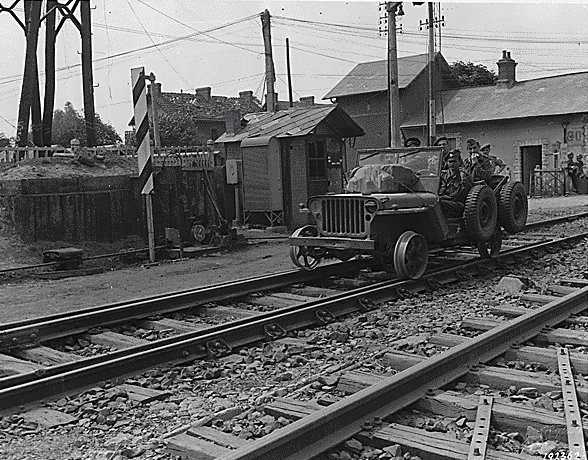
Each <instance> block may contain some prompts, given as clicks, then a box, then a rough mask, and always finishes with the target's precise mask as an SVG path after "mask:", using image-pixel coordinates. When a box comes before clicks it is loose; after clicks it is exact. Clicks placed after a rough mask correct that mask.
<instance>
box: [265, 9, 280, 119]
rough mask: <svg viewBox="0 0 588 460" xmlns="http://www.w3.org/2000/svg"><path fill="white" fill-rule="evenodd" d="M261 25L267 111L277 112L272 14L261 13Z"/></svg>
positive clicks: (266, 11) (267, 12)
mask: <svg viewBox="0 0 588 460" xmlns="http://www.w3.org/2000/svg"><path fill="white" fill-rule="evenodd" d="M261 25H262V32H263V45H264V47H265V79H266V82H267V96H266V104H267V109H266V110H267V112H275V111H276V110H277V105H278V104H277V102H278V98H277V95H276V93H275V91H274V83H275V82H276V74H275V69H274V58H273V55H272V35H271V26H270V13H269V11H268V10H265V11H264V12H263V13H261Z"/></svg>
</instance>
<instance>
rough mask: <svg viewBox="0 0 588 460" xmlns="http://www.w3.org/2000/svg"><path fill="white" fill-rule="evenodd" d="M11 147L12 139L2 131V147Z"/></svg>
mask: <svg viewBox="0 0 588 460" xmlns="http://www.w3.org/2000/svg"><path fill="white" fill-rule="evenodd" d="M8 145H10V138H9V137H8V136H7V135H6V134H4V133H3V132H1V131H0V147H6V146H8Z"/></svg>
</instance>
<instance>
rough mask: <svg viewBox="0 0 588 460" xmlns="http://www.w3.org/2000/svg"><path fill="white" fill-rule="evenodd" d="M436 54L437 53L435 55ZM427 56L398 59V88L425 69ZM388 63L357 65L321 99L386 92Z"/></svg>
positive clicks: (374, 62)
mask: <svg viewBox="0 0 588 460" xmlns="http://www.w3.org/2000/svg"><path fill="white" fill-rule="evenodd" d="M437 54H438V53H437ZM427 63H428V55H427V54H417V55H414V56H406V57H401V58H398V88H405V87H406V86H408V85H409V83H410V82H411V81H413V80H414V78H415V77H416V76H417V75H418V74H419V73H421V72H422V71H423V70H424V69H425V67H427ZM387 82H388V61H387V60H383V61H372V62H362V63H360V64H357V65H356V66H355V67H354V68H353V69H352V70H351V72H349V74H347V75H346V76H345V77H343V79H342V80H341V81H340V82H339V83H337V85H335V87H334V88H333V89H332V90H331V91H329V92H328V93H327V94H326V95H325V97H323V99H329V98H332V97H340V96H351V95H353V94H364V93H373V92H377V91H387V89H388V85H387Z"/></svg>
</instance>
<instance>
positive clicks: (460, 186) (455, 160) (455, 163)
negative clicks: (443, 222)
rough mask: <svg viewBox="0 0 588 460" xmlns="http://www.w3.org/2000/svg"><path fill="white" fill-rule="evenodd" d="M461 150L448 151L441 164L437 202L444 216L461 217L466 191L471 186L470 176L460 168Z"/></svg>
mask: <svg viewBox="0 0 588 460" xmlns="http://www.w3.org/2000/svg"><path fill="white" fill-rule="evenodd" d="M460 164H461V152H460V150H459V149H454V150H452V151H451V152H449V155H448V156H447V158H446V164H445V165H443V167H444V168H445V169H443V171H442V173H441V182H440V184H439V202H440V204H441V210H442V211H443V214H444V215H445V217H461V216H462V215H463V210H464V206H465V200H466V197H467V194H468V192H469V191H470V189H471V188H472V186H473V181H472V178H471V176H470V175H469V174H468V173H467V172H465V171H464V170H463V169H461V168H460Z"/></svg>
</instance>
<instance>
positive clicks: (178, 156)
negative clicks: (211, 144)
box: [0, 145, 218, 170]
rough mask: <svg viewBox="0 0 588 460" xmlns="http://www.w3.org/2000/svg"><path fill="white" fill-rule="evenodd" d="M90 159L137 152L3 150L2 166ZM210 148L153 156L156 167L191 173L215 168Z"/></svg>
mask: <svg viewBox="0 0 588 460" xmlns="http://www.w3.org/2000/svg"><path fill="white" fill-rule="evenodd" d="M82 152H83V154H85V155H88V156H96V155H121V156H127V157H132V158H136V157H137V149H136V148H135V147H130V146H124V145H123V146H108V147H106V146H103V147H77V146H74V147H73V148H64V147H0V163H4V162H20V161H25V160H30V159H35V158H48V157H53V156H56V157H60V156H65V157H68V156H75V155H76V154H78V153H82ZM217 153H218V152H213V151H211V150H209V149H208V148H207V146H182V147H161V148H157V149H155V151H154V154H153V164H154V165H155V166H162V165H163V164H164V161H165V165H166V166H182V167H183V168H184V169H188V170H198V169H203V168H213V167H214V166H215V155H216V154H217Z"/></svg>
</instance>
